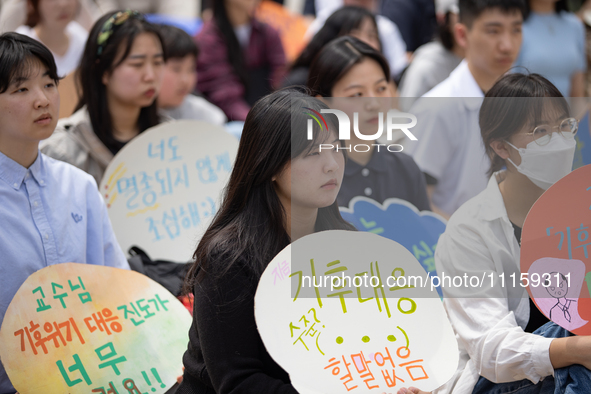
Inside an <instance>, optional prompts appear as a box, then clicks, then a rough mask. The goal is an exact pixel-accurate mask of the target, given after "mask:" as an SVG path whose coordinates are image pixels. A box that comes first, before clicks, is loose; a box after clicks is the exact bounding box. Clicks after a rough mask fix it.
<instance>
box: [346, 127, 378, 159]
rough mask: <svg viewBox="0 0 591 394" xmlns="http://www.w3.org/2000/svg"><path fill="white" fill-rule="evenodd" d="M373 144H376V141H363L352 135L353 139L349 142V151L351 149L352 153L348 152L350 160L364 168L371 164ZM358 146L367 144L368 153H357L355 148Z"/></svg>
mask: <svg viewBox="0 0 591 394" xmlns="http://www.w3.org/2000/svg"><path fill="white" fill-rule="evenodd" d="M371 143H375V141H361V140H359V139H358V138H357V136H355V133H352V135H351V139H350V140H349V141H347V143H346V144H347V149H348V147H351V151H350V152H349V150H347V156H348V158H349V159H350V160H353V161H354V162H355V163H357V164H359V165H360V166H364V165H366V164H367V163H369V160H370V159H371V155H372V154H373V150H374V147H373V146H372V145H371ZM357 144H365V145H369V148H370V149H369V151H367V152H356V151H355V149H353V147H354V146H355V145H357Z"/></svg>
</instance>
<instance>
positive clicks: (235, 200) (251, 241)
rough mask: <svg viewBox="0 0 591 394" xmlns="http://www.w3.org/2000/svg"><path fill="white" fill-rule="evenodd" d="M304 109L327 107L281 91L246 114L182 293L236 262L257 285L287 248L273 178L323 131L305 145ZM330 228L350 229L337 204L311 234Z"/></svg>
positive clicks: (331, 126) (320, 214)
mask: <svg viewBox="0 0 591 394" xmlns="http://www.w3.org/2000/svg"><path fill="white" fill-rule="evenodd" d="M305 108H311V109H313V110H316V111H320V109H322V108H328V107H327V106H326V105H325V104H323V103H322V102H320V101H319V100H317V99H314V98H312V97H310V96H309V95H307V94H304V93H301V92H299V91H296V90H292V89H285V90H280V91H277V92H275V93H272V94H270V95H268V96H265V97H263V98H262V99H260V100H259V101H257V102H256V103H255V105H254V106H253V107H252V109H251V110H250V112H249V113H248V116H247V117H246V122H245V124H244V131H243V132H242V137H241V139H240V146H239V148H238V154H237V157H236V162H235V164H234V168H233V170H232V173H231V175H230V180H229V182H228V185H227V186H226V189H225V191H224V196H223V201H222V204H221V207H220V210H219V211H218V213H217V214H216V216H215V217H214V219H213V222H212V223H211V225H210V226H209V228H208V229H207V231H206V232H205V234H204V235H203V238H202V239H201V241H200V242H199V245H198V246H197V250H196V251H195V254H194V255H193V258H194V263H193V266H192V267H191V269H190V270H189V272H188V274H187V278H186V281H185V291H186V292H190V291H191V290H192V287H193V285H194V284H195V283H196V282H198V281H199V280H201V279H202V278H203V277H204V276H205V275H215V276H216V277H219V276H222V275H224V274H225V273H226V272H227V271H228V270H229V269H230V268H231V267H232V266H234V264H236V262H237V261H238V260H241V262H243V263H244V264H245V267H241V269H246V270H248V272H249V274H250V276H251V277H252V279H253V283H256V281H258V279H259V278H260V276H261V275H262V273H263V271H264V270H265V268H266V266H267V264H269V263H270V262H271V260H272V259H273V258H274V257H275V255H277V253H279V252H280V251H281V250H282V249H283V248H285V247H286V246H287V245H288V244H289V243H290V238H289V236H288V234H287V231H286V229H285V223H286V212H285V209H284V208H283V205H282V204H281V201H280V200H279V196H278V195H277V192H276V191H275V187H274V183H273V180H272V179H273V177H274V176H276V175H278V174H280V173H281V172H282V171H283V170H284V169H285V168H286V166H287V165H288V164H289V162H290V161H291V160H292V159H294V158H296V157H298V156H300V155H301V154H303V153H305V152H308V151H309V149H310V148H311V146H313V145H315V144H317V143H319V142H318V141H321V140H320V138H323V137H324V136H325V134H323V133H326V132H327V131H322V130H320V129H319V128H317V127H316V125H314V129H315V130H314V136H315V138H314V140H312V141H308V140H307V137H306V124H307V123H306V122H307V119H308V116H307V115H306V114H305ZM326 120H327V122H329V119H328V118H327V119H326ZM329 129H331V130H336V125H335V124H334V123H330V122H329ZM329 229H343V230H354V227H353V226H352V225H350V224H349V223H347V222H346V221H345V220H344V219H343V218H342V217H341V214H340V212H339V208H338V205H337V202H336V201H335V202H334V203H333V204H332V205H330V206H328V207H324V208H319V209H318V216H317V219H316V225H315V231H323V230H329Z"/></svg>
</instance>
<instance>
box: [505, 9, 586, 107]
mask: <svg viewBox="0 0 591 394" xmlns="http://www.w3.org/2000/svg"><path fill="white" fill-rule="evenodd" d="M566 9H567V8H566V0H553V1H548V0H529V1H528V15H527V17H526V19H525V22H524V23H523V43H522V44H521V52H519V57H518V58H517V61H516V62H515V66H517V67H518V68H517V69H516V70H515V71H517V72H523V71H524V70H523V69H520V68H519V67H525V68H526V69H527V71H529V72H532V73H537V74H540V75H543V76H544V77H545V78H547V79H548V80H549V81H550V82H552V84H554V85H555V86H556V87H557V88H558V90H560V93H562V95H563V96H564V97H582V96H583V95H584V92H585V90H584V89H585V77H584V75H585V71H586V69H587V57H586V55H585V28H584V26H583V23H582V22H581V21H580V20H579V19H578V18H577V17H576V15H575V14H573V13H570V12H567V10H566Z"/></svg>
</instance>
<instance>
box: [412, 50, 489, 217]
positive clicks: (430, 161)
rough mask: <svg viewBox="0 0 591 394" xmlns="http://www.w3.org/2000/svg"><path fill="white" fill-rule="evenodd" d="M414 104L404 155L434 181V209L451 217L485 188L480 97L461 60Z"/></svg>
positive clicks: (480, 94)
mask: <svg viewBox="0 0 591 394" xmlns="http://www.w3.org/2000/svg"><path fill="white" fill-rule="evenodd" d="M423 97H424V98H425V99H420V100H417V102H416V103H415V105H414V106H413V107H412V108H411V110H410V111H409V112H410V113H412V114H414V115H415V116H416V117H417V125H416V126H415V127H413V129H412V133H413V134H414V135H415V136H416V137H417V141H410V140H409V139H408V138H405V140H404V141H403V145H404V151H405V152H406V153H408V154H410V155H411V156H412V157H413V158H414V159H415V161H416V163H417V164H418V166H419V168H420V169H421V171H423V172H424V173H427V174H429V175H430V176H432V177H434V178H435V179H437V185H436V186H435V192H434V194H433V198H432V201H433V203H434V204H435V205H436V206H437V207H438V208H440V209H441V210H443V211H444V212H446V213H448V214H450V215H451V214H452V213H453V212H454V211H455V210H456V209H458V208H459V207H460V206H461V205H462V204H463V203H465V202H466V201H468V200H469V199H470V198H472V197H474V196H476V195H477V194H478V193H480V192H481V191H482V190H484V188H485V187H486V183H487V180H488V176H487V171H488V170H489V167H490V160H489V158H488V156H487V155H486V151H485V149H484V144H483V143H482V137H481V135H480V127H479V125H478V114H479V110H480V105H481V104H482V99H483V98H484V93H483V92H482V90H481V89H480V87H479V86H478V84H477V83H476V81H475V80H474V77H473V76H472V73H471V72H470V70H469V68H468V63H467V62H466V60H463V61H462V62H461V63H460V65H459V66H458V67H456V69H455V70H454V71H453V72H452V73H451V74H450V76H449V77H448V78H447V79H445V80H444V81H443V82H441V83H440V84H438V85H437V86H435V87H434V88H433V89H431V90H430V91H429V92H427V93H426V94H425V95H424V96H423Z"/></svg>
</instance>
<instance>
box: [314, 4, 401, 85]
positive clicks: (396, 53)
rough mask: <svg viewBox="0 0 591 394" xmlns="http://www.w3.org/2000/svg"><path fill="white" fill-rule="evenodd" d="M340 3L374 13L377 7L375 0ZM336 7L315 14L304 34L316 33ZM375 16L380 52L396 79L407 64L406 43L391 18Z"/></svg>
mask: <svg viewBox="0 0 591 394" xmlns="http://www.w3.org/2000/svg"><path fill="white" fill-rule="evenodd" d="M335 3H336V2H335ZM342 3H343V5H344V6H357V7H362V8H365V9H366V10H368V11H370V12H371V13H372V14H374V15H375V14H376V12H377V8H378V7H377V0H344V1H343V2H342ZM337 9H338V7H336V4H335V6H334V7H326V8H325V10H324V11H322V12H319V13H318V14H317V16H316V20H314V22H312V24H311V25H310V27H309V28H308V32H307V33H306V35H307V36H308V37H311V36H313V35H314V34H316V32H318V31H319V30H320V29H321V28H322V26H324V24H325V22H326V20H327V19H328V17H329V16H330V15H332V13H333V12H334V11H336V10H337ZM375 18H376V22H377V26H378V34H379V38H380V42H381V43H382V52H383V53H384V57H385V58H386V59H388V63H389V64H390V71H391V72H392V77H393V78H394V79H395V80H396V81H397V80H398V79H399V78H400V74H401V73H402V71H403V70H404V68H405V67H406V66H407V65H408V58H407V56H406V51H407V49H406V44H405V43H404V40H403V39H402V36H401V35H400V31H399V30H398V27H396V25H395V24H394V23H393V22H392V21H391V20H389V19H388V18H386V17H384V16H382V15H376V17H375Z"/></svg>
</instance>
